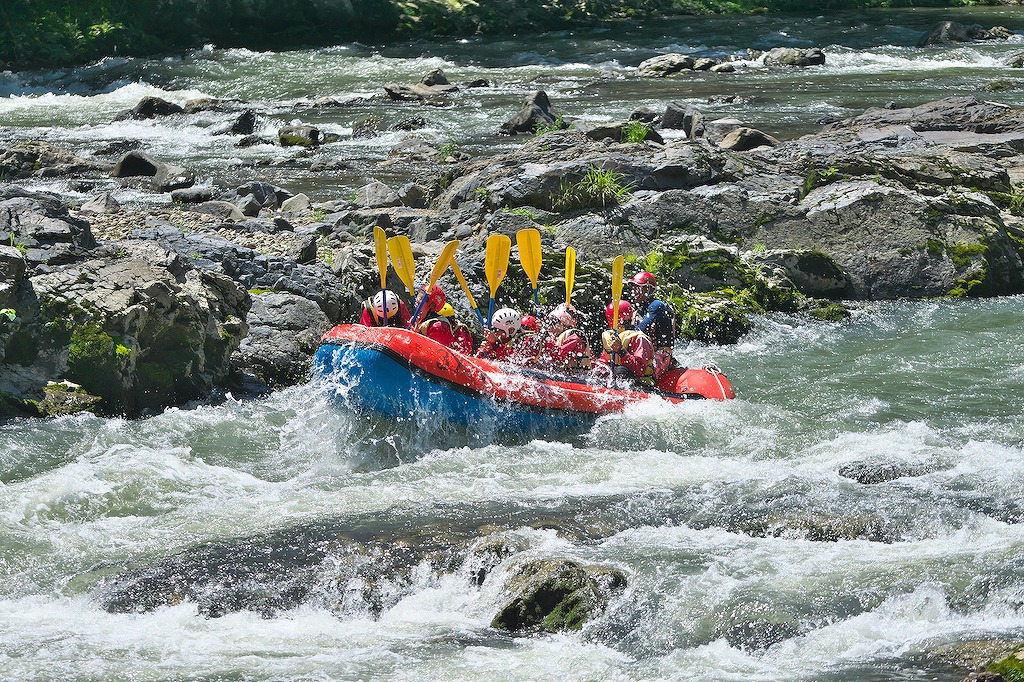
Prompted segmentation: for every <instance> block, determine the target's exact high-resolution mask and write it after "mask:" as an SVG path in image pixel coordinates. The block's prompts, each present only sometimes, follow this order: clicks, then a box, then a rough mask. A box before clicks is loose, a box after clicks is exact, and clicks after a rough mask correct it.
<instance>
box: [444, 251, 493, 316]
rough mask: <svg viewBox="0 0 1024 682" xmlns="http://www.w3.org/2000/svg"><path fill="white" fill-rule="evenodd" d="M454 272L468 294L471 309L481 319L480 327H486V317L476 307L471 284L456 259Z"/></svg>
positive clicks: (453, 267) (453, 260) (453, 263)
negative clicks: (467, 281)
mask: <svg viewBox="0 0 1024 682" xmlns="http://www.w3.org/2000/svg"><path fill="white" fill-rule="evenodd" d="M452 272H454V273H455V278H456V279H457V280H459V284H461V285H462V290H463V291H465V292H466V298H468V299H469V305H470V307H471V308H473V310H475V311H476V316H477V317H479V318H480V326H481V327H486V326H487V325H486V324H484V315H483V313H481V312H480V309H479V308H477V307H476V300H474V298H473V292H471V291H470V290H469V284H467V283H466V278H465V277H464V276H463V274H462V268H460V267H459V264H458V262H456V260H455V258H452Z"/></svg>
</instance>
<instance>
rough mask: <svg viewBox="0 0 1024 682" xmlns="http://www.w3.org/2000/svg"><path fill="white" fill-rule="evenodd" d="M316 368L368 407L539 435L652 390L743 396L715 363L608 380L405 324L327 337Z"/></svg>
mask: <svg viewBox="0 0 1024 682" xmlns="http://www.w3.org/2000/svg"><path fill="white" fill-rule="evenodd" d="M313 372H314V375H315V376H316V377H318V378H320V379H323V380H327V381H328V382H330V384H331V385H332V386H334V388H335V395H336V397H338V398H340V399H343V400H344V402H346V404H348V405H349V406H351V407H353V408H355V409H357V410H360V411H363V412H369V413H372V414H376V415H379V416H382V417H386V418H393V419H414V420H430V421H435V420H437V421H443V422H448V423H450V424H457V425H462V426H465V427H473V426H474V425H478V424H481V423H487V422H490V423H492V424H494V426H495V427H496V428H497V429H498V430H501V431H510V432H516V433H518V434H521V435H525V436H530V437H532V436H538V435H545V434H551V433H556V432H563V431H580V430H585V429H588V428H589V427H590V426H591V425H592V424H593V423H594V421H595V420H596V419H597V417H599V416H601V415H605V414H615V413H619V412H622V411H623V410H625V409H626V408H627V407H628V406H630V405H632V404H635V403H637V402H639V401H642V400H646V399H649V398H651V397H652V396H656V397H658V398H661V399H663V400H666V401H668V402H672V403H678V402H683V401H686V400H694V399H698V400H700V399H710V400H729V399H731V398H734V397H735V393H734V392H733V389H732V385H731V384H730V383H729V379H728V378H727V377H726V376H725V375H724V374H722V373H721V372H720V371H718V369H717V368H714V367H701V368H678V369H673V370H669V371H668V372H666V373H665V374H664V375H663V376H662V377H661V380H660V381H659V382H658V385H657V387H656V388H651V389H645V390H641V389H639V388H637V387H632V386H631V387H628V388H626V387H621V386H618V387H608V386H607V385H606V384H605V383H603V382H602V381H600V380H597V379H594V378H592V377H589V376H564V375H557V374H549V373H547V372H541V371H536V370H531V369H523V368H520V367H516V366H514V365H509V364H506V363H502V362H493V361H491V360H484V359H481V358H475V357H471V356H468V355H464V354H462V353H459V352H458V351H455V350H452V349H450V348H447V347H445V346H442V345H441V344H439V343H437V342H435V341H433V340H432V339H429V338H427V337H426V336H423V335H422V334H417V333H415V332H411V331H407V330H405V329H400V328H396V327H364V326H362V325H354V324H342V325H338V326H337V327H334V328H333V329H331V330H330V331H328V332H327V333H326V334H325V335H324V337H323V339H322V340H321V342H320V347H319V349H318V350H317V352H316V355H315V357H314V359H313Z"/></svg>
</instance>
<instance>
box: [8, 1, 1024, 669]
mask: <svg viewBox="0 0 1024 682" xmlns="http://www.w3.org/2000/svg"><path fill="white" fill-rule="evenodd" d="M944 17H945V15H940V14H936V13H928V12H917V13H895V12H894V13H877V14H868V15H850V16H836V17H809V18H799V17H781V18H780V17H745V18H715V19H692V18H691V19H687V20H678V21H675V22H666V23H665V24H659V25H653V24H652V25H648V26H645V27H641V28H634V29H631V30H629V31H612V30H605V31H589V32H578V33H562V34H552V35H542V36H528V37H527V36H523V37H516V36H513V37H507V38H503V39H493V38H491V39H485V38H474V39H471V40H464V41H451V42H443V43H426V42H424V43H415V44H406V45H399V46H389V47H368V46H363V45H346V46H339V47H336V48H332V49H324V50H311V51H303V52H290V53H252V52H246V51H244V50H221V49H218V48H216V47H213V46H211V47H209V48H207V49H204V50H201V51H198V52H195V53H191V54H188V55H184V56H180V57H170V58H164V59H151V60H143V59H121V58H111V59H108V60H105V61H103V62H101V63H99V64H95V65H92V66H90V67H86V68H80V69H70V70H67V71H62V72H47V73H20V74H2V75H0V95H2V97H0V131H2V134H3V135H4V136H5V137H6V138H24V139H36V138H42V139H46V140H48V141H51V142H56V143H60V144H63V145H65V146H69V147H71V148H74V149H75V150H76V151H78V152H79V153H82V154H87V153H89V152H90V151H92V150H95V149H98V148H100V147H101V146H103V145H106V144H108V143H109V142H111V141H116V140H123V139H126V138H127V139H141V140H143V141H144V142H145V144H146V146H147V149H149V150H151V151H152V152H153V153H154V154H155V155H157V156H159V157H161V158H163V159H166V160H171V161H177V162H179V163H182V164H183V165H186V166H188V167H190V168H194V169H196V170H197V171H198V172H199V175H201V176H205V177H218V178H221V179H224V180H225V181H229V180H238V179H244V178H245V177H261V178H269V179H271V180H272V181H274V182H277V183H279V184H281V185H283V186H286V187H288V188H289V189H292V190H295V191H298V190H307V191H309V192H310V193H311V194H314V195H316V196H318V197H319V198H330V197H333V196H338V194H339V193H343V192H348V191H350V190H351V189H353V188H355V187H358V186H359V185H360V184H361V183H363V182H365V181H366V180H367V179H368V178H369V177H377V178H378V179H382V180H385V181H389V182H390V181H391V180H393V178H392V177H388V175H387V173H388V172H389V171H388V170H387V169H388V167H387V166H383V167H382V166H380V165H379V164H377V162H379V161H380V160H382V159H384V158H385V157H386V156H387V149H388V148H389V147H390V146H392V145H393V144H395V142H397V141H398V139H399V134H398V133H388V134H387V135H384V136H383V137H380V138H374V139H371V140H351V139H347V138H345V139H343V141H342V142H341V143H338V144H337V145H331V146H328V151H327V153H330V154H334V155H337V157H338V158H339V159H345V160H348V161H350V162H351V163H350V167H351V168H353V169H358V170H349V171H345V172H339V173H338V174H336V175H334V176H330V177H326V178H324V177H318V176H314V174H312V173H311V172H309V171H308V170H306V168H305V167H302V166H301V164H295V163H289V162H288V158H287V157H286V156H284V155H283V154H284V153H283V152H282V151H281V150H280V149H278V150H277V151H274V152H268V150H267V149H263V150H260V149H255V150H253V149H247V150H240V149H235V148H234V147H233V146H232V145H231V140H230V139H228V138H226V137H224V136H216V135H213V134H212V131H213V129H214V128H216V127H217V126H220V125H223V123H225V122H227V120H228V119H227V118H225V119H224V120H217V119H216V116H217V115H216V114H204V115H205V116H209V117H211V118H209V119H203V118H199V119H190V120H185V119H182V120H166V121H158V122H154V121H134V122H120V123H111V119H112V118H113V116H114V114H116V113H117V112H118V111H120V110H122V109H126V108H129V107H131V106H133V105H134V104H135V103H136V102H137V101H138V99H139V98H140V97H141V96H143V95H146V94H156V95H159V96H161V97H164V98H166V99H171V100H174V101H178V102H184V101H185V100H187V99H191V98H194V97H199V96H215V97H237V98H241V99H245V100H249V101H252V102H255V103H257V104H258V105H259V107H260V109H261V111H262V112H263V113H264V117H263V124H262V125H264V126H265V129H266V130H267V131H271V130H275V129H276V127H278V126H280V125H283V124H285V123H289V122H293V121H301V122H312V123H315V124H317V125H319V126H321V127H322V128H324V129H325V130H328V131H332V132H338V133H340V134H342V135H345V134H347V133H349V132H351V128H352V126H353V124H354V122H355V121H357V120H359V119H362V118H366V117H367V116H370V115H385V116H387V117H390V118H392V119H397V118H398V117H400V116H407V115H414V114H415V115H421V116H423V117H424V118H425V119H426V120H427V123H428V125H427V128H426V129H425V130H424V131H421V134H424V135H427V136H429V137H431V139H432V140H433V141H435V142H439V143H445V142H449V141H451V142H454V143H455V144H456V145H458V147H459V148H460V149H463V150H465V151H467V152H469V153H471V154H478V153H481V152H483V151H485V150H487V149H495V148H500V147H502V146H506V145H512V144H516V143H515V142H513V141H509V140H507V139H497V138H495V137H494V136H493V132H494V130H496V129H497V127H498V126H499V125H500V124H501V123H502V122H503V121H504V120H505V119H506V118H507V117H508V116H509V115H511V114H512V113H513V112H514V111H515V110H516V109H517V108H518V103H519V101H520V100H521V99H522V97H523V95H524V94H525V93H526V92H529V91H531V90H535V89H538V88H543V89H546V90H548V92H549V94H550V95H551V98H552V100H553V101H554V102H555V104H556V107H557V108H559V110H561V111H562V112H564V113H565V114H566V115H573V116H586V117H592V118H604V119H606V120H611V119H620V118H622V117H624V116H625V115H626V114H628V113H629V111H631V110H632V109H633V108H635V107H637V106H640V105H647V106H651V107H653V108H658V107H663V106H664V104H665V103H666V102H667V101H672V100H684V101H688V102H691V103H694V104H695V105H697V106H698V107H699V108H703V109H705V110H707V111H708V112H709V113H710V114H712V115H719V116H736V117H738V118H741V119H744V120H746V121H749V122H751V123H754V124H757V125H758V126H759V127H761V128H762V129H764V130H766V131H767V132H771V133H772V134H777V135H779V136H781V137H787V136H790V137H791V136H794V135H797V134H800V133H801V132H804V131H807V130H812V129H816V127H817V125H818V124H817V121H818V120H819V119H821V118H823V117H829V116H833V117H835V116H846V115H852V114H856V113H860V111H861V110H862V109H863V107H864V106H868V105H872V104H875V105H881V104H884V103H885V102H887V101H896V102H899V103H900V104H919V103H921V102H924V101H929V100H933V99H938V98H940V97H943V96H947V95H950V94H978V93H981V92H983V91H982V90H981V88H982V86H983V85H984V83H986V82H987V81H989V80H992V79H996V78H1012V77H1013V75H1014V74H1013V72H1012V71H1011V70H1010V69H1009V68H1008V67H1005V66H1003V65H1002V64H1003V59H1004V58H1006V57H1007V56H1009V55H1010V54H1013V53H1015V52H1017V51H1024V45H1022V44H1021V41H1020V40H1011V41H1009V42H998V43H992V44H971V45H964V46H954V47H941V48H939V47H936V48H926V49H916V48H914V47H913V44H914V43H915V42H916V40H917V38H918V37H919V36H920V34H921V33H922V32H924V31H925V30H927V29H928V28H930V27H931V26H933V25H934V24H935V23H936V22H937V21H938V20H939V19H941V18H944ZM958 18H961V19H962V20H964V21H966V22H977V23H983V24H985V25H993V24H1003V25H1006V26H1008V27H1010V28H1011V29H1013V30H1024V13H1022V12H1021V11H1020V10H1012V11H1011V10H998V11H996V10H992V11H984V12H983V11H980V10H976V11H975V13H974V14H970V15H967V14H963V15H961V16H959V17H958ZM777 44H788V45H797V46H811V45H815V46H821V47H823V48H824V49H825V51H826V54H827V55H828V59H829V61H828V63H827V64H826V66H825V67H821V68H818V69H811V70H806V71H803V70H801V71H784V72H780V71H768V70H765V69H762V68H759V67H758V65H757V64H755V63H750V64H749V65H748V66H746V67H743V68H741V69H740V70H739V72H738V73H737V74H733V75H730V74H693V75H692V76H691V77H686V78H680V79H675V80H651V81H646V80H640V79H637V78H636V77H635V76H634V69H635V66H636V65H637V64H638V63H639V62H640V61H641V60H643V59H645V58H647V57H650V56H652V55H654V54H657V53H658V52H662V51H667V50H678V51H687V52H694V53H702V54H709V55H718V56H723V55H737V56H741V55H745V54H746V52H745V51H746V48H748V47H749V48H757V49H764V48H768V47H772V46H773V45H777ZM435 66H441V67H443V68H444V69H445V71H446V73H448V75H449V78H450V79H451V80H452V81H453V82H458V81H466V80H471V79H474V78H487V79H488V80H489V81H490V86H489V87H487V88H483V89H481V90H480V91H479V92H475V93H474V94H472V95H463V96H461V97H462V98H461V99H459V100H458V101H457V103H456V105H455V106H453V107H451V108H447V109H444V108H442V109H432V108H421V107H415V108H411V109H410V108H409V107H408V106H407V107H406V108H404V109H400V108H398V107H397V105H391V104H387V103H384V102H380V101H373V100H371V102H370V103H363V104H359V105H354V106H353V107H352V108H348V109H346V108H341V109H332V110H329V111H320V110H314V109H311V108H310V107H309V103H310V102H311V101H312V100H313V99H315V98H316V97H320V96H332V97H335V98H339V99H344V98H346V97H352V96H366V95H370V94H373V93H375V92H378V91H379V86H380V85H381V84H382V83H385V82H414V81H416V80H418V79H419V77H420V76H421V75H422V74H423V73H424V72H425V71H426V70H428V69H430V68H433V67H435ZM716 95H740V97H739V99H737V100H732V102H731V103H730V102H726V101H724V100H720V99H715V100H713V101H709V97H712V96H716ZM986 96H988V97H990V98H995V99H1000V100H1002V101H1009V102H1013V101H1016V99H1017V98H1018V97H1019V91H1012V90H1011V91H1009V92H1006V91H1003V92H992V93H987V95H986ZM197 120H198V121H199V123H197ZM275 154H277V155H282V156H275ZM268 157H269V158H272V162H271V163H269V164H264V163H258V162H257V159H266V158H268ZM307 166H308V164H307ZM378 171H379V173H378ZM394 172H395V173H396V174H397V173H400V172H401V171H400V170H396V171H394ZM40 182H42V181H40ZM59 189H60V190H61V191H63V192H66V193H69V194H72V195H73V194H74V192H75V191H76V189H75V188H74V187H66V186H61V187H59ZM119 191H121V192H123V195H119V199H125V200H128V201H132V200H134V201H140V202H142V201H153V200H154V199H153V198H152V195H149V197H148V198H147V197H146V195H142V194H141V193H139V194H138V195H134V196H133V195H132V194H131V190H127V189H125V190H119ZM87 195H88V193H87V192H83V196H87ZM1022 312H1024V299H1021V298H1020V297H1014V298H1003V299H994V300H982V301H978V300H970V301H956V302H950V301H941V302H898V303H877V304H871V305H869V306H866V307H862V308H858V309H857V310H855V312H854V316H853V318H852V319H850V320H848V321H847V322H844V323H842V324H832V323H824V322H815V321H809V320H807V319H804V318H797V317H789V316H782V315H780V316H769V317H763V318H760V319H758V320H757V322H756V325H755V328H754V330H753V331H752V332H751V333H749V334H748V335H746V336H745V337H744V338H743V339H742V340H741V342H740V343H739V344H738V345H736V346H732V347H722V348H715V347H706V346H701V345H689V346H679V347H678V348H677V355H678V356H679V357H680V359H682V360H683V361H684V362H685V363H687V364H690V365H699V364H704V363H709V362H714V363H716V364H717V365H719V366H720V367H721V368H722V369H723V371H725V372H726V373H727V374H728V375H729V377H730V378H731V380H732V382H733V385H734V386H735V388H736V391H737V394H738V398H737V399H736V400H734V401H730V402H727V403H722V402H710V401H707V402H704V401H694V402H692V403H689V404H686V405H681V406H671V405H667V404H664V403H661V402H657V401H652V402H649V403H645V404H641V405H638V406H637V407H636V408H635V409H634V410H633V411H631V412H630V413H629V414H625V415H621V416H616V417H611V418H603V419H602V420H600V421H599V422H598V423H597V424H596V425H595V426H594V428H593V429H592V430H591V431H590V432H588V433H586V434H583V435H582V436H579V437H577V438H575V439H573V440H569V441H565V442H562V441H551V442H548V441H539V440H538V441H533V442H529V443H526V444H509V443H503V442H500V441H497V442H495V441H493V440H492V441H488V440H487V439H486V438H482V439H481V438H480V437H479V436H477V437H473V438H470V437H468V436H467V434H458V433H446V432H442V431H438V430H437V429H436V428H434V427H432V426H431V425H430V424H429V418H430V416H429V415H423V418H422V420H420V421H417V422H410V423H383V422H375V421H367V420H365V419H360V418H356V417H354V416H352V415H351V414H349V413H348V412H347V411H346V410H344V409H343V408H342V407H339V406H338V405H336V404H333V403H332V402H330V401H329V400H328V397H327V396H328V395H329V393H330V388H331V387H329V386H323V385H318V384H316V383H307V384H304V385H300V386H296V387H293V388H290V389H287V390H284V391H280V392H277V393H275V394H273V395H272V396H270V397H267V398H264V399H260V400H247V401H240V400H236V399H234V398H233V397H231V396H230V395H229V396H226V398H225V399H224V400H222V401H217V402H214V403H210V404H202V405H195V406H189V407H188V408H183V409H170V410H167V411H166V412H164V413H162V414H158V415H155V416H150V417H148V418H143V419H139V420H134V421H126V420H119V419H102V418H98V417H93V416H90V415H81V416H75V417H63V418H57V419H51V420H25V421H22V420H16V421H12V422H7V423H5V424H3V425H2V426H0V679H4V680H19V681H21V682H29V681H35V680H40V681H42V680H54V679H61V680H76V681H77V680H82V681H91V680H128V679H133V680H181V679H190V680H417V681H419V680H547V679H551V678H557V677H560V678H564V679H570V680H595V681H602V682H604V681H606V680H638V679H644V680H660V679H665V680H688V681H691V680H701V681H708V682H711V681H719V680H743V681H747V680H835V681H839V680H933V679H939V680H957V679H960V678H961V677H963V675H964V672H965V671H964V670H962V669H957V668H954V667H952V665H951V664H949V663H948V662H946V659H943V658H941V657H936V656H934V655H933V653H934V652H935V651H937V650H940V649H941V648H942V647H944V646H945V645H949V644H954V643H958V642H963V641H968V640H981V639H989V638H1020V637H1022V636H1024V503H1022V502H1021V497H1020V491H1021V489H1022V487H1024V416H1022V415H1024V349H1022V347H1021V340H1022V338H1024V316H1022ZM490 533H494V534H501V535H503V536H504V537H506V538H510V539H509V540H508V542H510V543H511V544H512V545H514V546H515V547H516V548H517V554H516V557H514V558H512V559H507V560H505V561H504V562H501V563H498V564H497V565H496V566H494V567H493V569H492V570H491V572H490V573H489V576H488V578H487V579H486V580H484V581H483V582H482V583H481V581H480V580H474V579H473V576H474V575H475V570H476V568H475V565H474V561H475V559H474V557H475V556H477V555H476V554H474V553H473V551H472V550H471V548H472V547H473V546H474V543H478V542H479V541H480V540H481V539H482V538H486V537H487V536H488V534H490ZM439 556H440V557H442V559H441V560H438V559H437V557H439ZM523 556H527V557H529V556H533V557H558V558H562V557H564V558H570V559H574V560H577V561H579V562H581V563H583V564H587V565H601V566H610V567H615V568H618V569H621V570H622V571H623V572H624V573H625V575H626V577H627V580H628V586H627V588H626V590H625V592H624V593H622V594H620V595H618V596H616V597H615V598H614V599H613V600H612V601H611V602H610V604H609V606H608V609H607V610H606V611H605V612H604V614H603V615H601V616H600V617H599V618H597V619H596V620H595V621H592V622H591V623H589V624H588V625H587V626H586V627H584V629H583V630H582V631H580V632H577V633H571V634H558V635H537V636H531V637H522V638H513V637H510V636H507V635H505V634H503V633H501V632H500V631H498V630H495V629H492V628H491V627H490V623H491V620H492V618H493V617H494V615H495V612H496V609H497V608H498V606H499V603H500V601H501V594H500V591H501V587H502V584H503V581H502V579H503V577H504V576H505V575H506V574H507V572H508V571H509V570H510V568H509V567H510V565H511V563H512V562H513V560H514V559H515V558H521V557H523ZM439 566H440V567H441V568H440V569H439V568H438V567H439Z"/></svg>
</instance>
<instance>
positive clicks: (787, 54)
mask: <svg viewBox="0 0 1024 682" xmlns="http://www.w3.org/2000/svg"><path fill="white" fill-rule="evenodd" d="M824 63H825V53H824V52H822V51H821V48H820V47H811V48H806V49H804V48H799V47H774V48H772V49H770V50H768V51H767V52H766V53H765V55H764V65H765V66H820V65H821V64H824Z"/></svg>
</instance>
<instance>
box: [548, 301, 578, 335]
mask: <svg viewBox="0 0 1024 682" xmlns="http://www.w3.org/2000/svg"><path fill="white" fill-rule="evenodd" d="M578 316H579V313H578V312H577V311H576V308H574V307H572V306H571V305H566V304H564V303H559V304H558V305H557V306H555V309H554V310H552V311H551V312H550V313H548V317H553V318H555V319H556V320H558V323H559V324H560V325H562V326H563V327H568V328H569V329H572V328H574V327H575V326H576V325H577V324H578Z"/></svg>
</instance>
